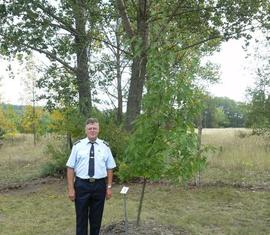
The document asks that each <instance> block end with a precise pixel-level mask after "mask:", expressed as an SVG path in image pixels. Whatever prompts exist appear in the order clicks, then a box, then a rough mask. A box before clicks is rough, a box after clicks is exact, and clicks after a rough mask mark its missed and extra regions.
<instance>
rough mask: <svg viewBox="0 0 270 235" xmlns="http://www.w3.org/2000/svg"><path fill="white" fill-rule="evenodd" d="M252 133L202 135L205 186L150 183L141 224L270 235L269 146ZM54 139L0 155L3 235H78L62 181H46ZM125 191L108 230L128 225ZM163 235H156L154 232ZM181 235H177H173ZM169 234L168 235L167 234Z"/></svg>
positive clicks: (9, 146)
mask: <svg viewBox="0 0 270 235" xmlns="http://www.w3.org/2000/svg"><path fill="white" fill-rule="evenodd" d="M250 134H251V131H250V130H247V129H205V130H203V136H202V143H203V145H211V146H212V149H213V150H212V151H209V152H208V153H207V156H208V157H207V159H208V160H207V167H206V168H205V169H204V170H203V171H202V172H201V173H200V176H201V177H200V185H199V186H194V184H193V183H192V182H191V184H190V187H189V188H183V187H182V186H181V185H171V184H165V183H153V182H152V183H149V184H148V185H147V186H146V195H145V200H144V203H143V209H142V223H148V222H153V223H155V224H160V225H162V224H164V225H166V226H173V227H176V228H179V230H181V231H186V233H185V234H213V235H214V234H215V235H216V234H218V235H219V234H243V235H246V234H250V235H260V234H265V235H268V234H270V141H269V139H264V138H263V137H261V136H255V135H250ZM48 139H49V137H46V138H45V137H44V138H42V139H40V140H39V142H38V144H37V145H36V146H34V145H33V140H32V138H31V136H29V135H21V136H18V137H17V138H16V139H14V140H13V141H10V142H7V143H4V145H3V146H2V148H1V149H0V234H1V235H41V234H42V235H44V234H47V235H74V234H75V213H74V204H73V203H71V202H70V201H69V200H68V198H67V193H66V182H65V179H57V178H46V179H41V178H40V176H41V172H42V171H41V168H42V165H43V164H44V163H45V162H46V161H47V160H48V156H46V152H45V148H46V144H47V143H48V141H49V140H48ZM125 186H129V188H130V189H129V192H128V196H127V215H128V221H130V222H131V221H134V220H135V219H136V215H137V208H138V203H139V197H140V193H141V185H140V184H138V183H129V184H126V185H125ZM122 187H123V185H120V184H114V185H113V198H112V199H110V200H108V201H107V202H106V204H105V211H104V219H103V225H104V226H106V225H108V224H113V223H117V222H119V221H122V220H124V199H123V195H121V194H120V191H121V188H122ZM157 234H159V233H157ZM176 234H178V233H176ZM164 235H167V234H164Z"/></svg>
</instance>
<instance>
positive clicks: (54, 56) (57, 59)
mask: <svg viewBox="0 0 270 235" xmlns="http://www.w3.org/2000/svg"><path fill="white" fill-rule="evenodd" d="M24 46H25V47H27V48H29V49H32V50H34V51H37V52H39V53H41V54H44V55H46V56H47V57H48V58H50V59H53V60H56V61H57V62H59V63H60V64H62V65H63V66H64V67H65V68H66V69H68V70H70V71H71V72H72V73H74V74H76V73H77V70H76V68H73V67H72V66H70V65H69V64H68V63H67V62H65V61H64V60H62V59H60V58H58V57H57V56H56V55H54V54H53V53H51V52H49V51H44V50H42V49H40V48H35V47H33V46H30V45H24Z"/></svg>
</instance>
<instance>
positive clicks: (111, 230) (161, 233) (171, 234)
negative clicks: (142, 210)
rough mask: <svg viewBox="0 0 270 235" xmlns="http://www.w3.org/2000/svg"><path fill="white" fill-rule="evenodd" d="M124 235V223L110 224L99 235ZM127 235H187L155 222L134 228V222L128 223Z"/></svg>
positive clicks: (173, 227)
mask: <svg viewBox="0 0 270 235" xmlns="http://www.w3.org/2000/svg"><path fill="white" fill-rule="evenodd" d="M118 234H119V235H125V234H126V233H125V223H124V221H121V222H118V223H114V224H110V225H108V226H106V227H104V228H102V231H101V235H118ZM127 234H129V235H187V234H189V233H188V232H187V231H185V230H184V229H181V228H177V227H175V226H169V225H162V224H157V223H155V222H144V223H142V224H141V225H140V226H136V224H135V222H129V223H128V229H127Z"/></svg>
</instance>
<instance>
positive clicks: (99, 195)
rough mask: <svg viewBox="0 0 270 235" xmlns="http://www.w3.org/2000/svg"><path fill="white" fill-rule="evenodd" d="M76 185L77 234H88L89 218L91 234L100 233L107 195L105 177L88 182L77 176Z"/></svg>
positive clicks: (96, 234)
mask: <svg viewBox="0 0 270 235" xmlns="http://www.w3.org/2000/svg"><path fill="white" fill-rule="evenodd" d="M74 186H75V192H76V198H75V209H76V235H87V233H88V220H89V224H90V235H98V234H99V231H100V226H101V221H102V215H103V209H104V202H105V197H106V182H105V179H102V180H98V181H95V182H88V181H87V180H82V179H80V178H76V180H75V185H74Z"/></svg>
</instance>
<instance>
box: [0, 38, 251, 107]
mask: <svg viewBox="0 0 270 235" xmlns="http://www.w3.org/2000/svg"><path fill="white" fill-rule="evenodd" d="M242 45H243V42H241V41H237V40H230V41H229V42H226V43H224V44H223V45H222V46H221V50H220V52H216V53H215V54H214V55H213V56H212V57H211V58H210V61H212V62H214V63H217V64H218V65H220V75H221V77H220V82H218V84H215V85H211V86H209V87H208V91H209V92H210V94H212V95H214V96H218V97H228V98H230V99H233V100H235V101H246V97H245V91H246V89H247V87H251V86H252V85H253V83H254V79H253V75H252V74H253V71H254V68H252V67H254V65H253V64H252V63H250V59H249V60H248V59H246V58H245V57H246V54H247V52H245V50H244V49H243V48H242ZM7 65H8V63H7V62H6V61H3V60H2V59H1V58H0V77H1V78H2V79H1V80H0V98H1V100H0V101H1V102H4V103H10V104H17V105H22V104H26V101H25V99H24V92H25V88H24V85H23V82H22V78H23V77H24V76H25V75H24V73H23V68H21V67H20V66H19V63H18V62H13V63H12V66H13V68H16V69H15V70H16V71H17V72H16V74H15V76H14V78H13V79H12V78H10V77H9V75H8V74H9V73H8V72H7V71H6V67H7Z"/></svg>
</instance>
